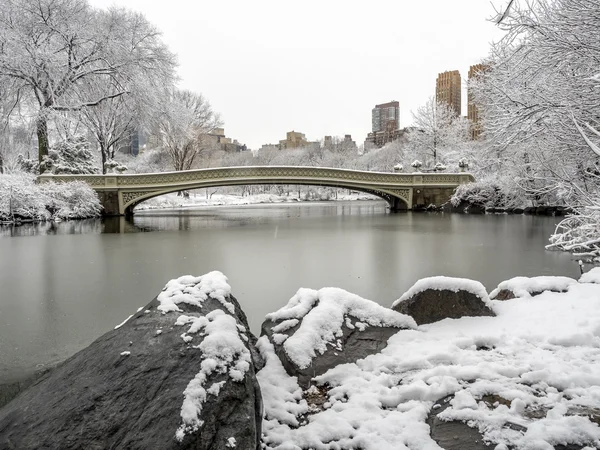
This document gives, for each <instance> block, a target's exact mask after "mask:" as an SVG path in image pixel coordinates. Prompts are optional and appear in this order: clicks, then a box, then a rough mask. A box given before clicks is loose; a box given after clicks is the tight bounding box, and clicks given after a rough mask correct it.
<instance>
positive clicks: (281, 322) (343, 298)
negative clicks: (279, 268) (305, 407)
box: [261, 288, 416, 387]
mask: <svg viewBox="0 0 600 450" xmlns="http://www.w3.org/2000/svg"><path fill="white" fill-rule="evenodd" d="M414 327H416V324H415V322H414V320H413V319H411V318H410V317H407V316H405V315H403V314H399V313H397V312H395V311H392V310H391V309H389V308H385V307H383V306H381V305H378V304H377V303H375V302H372V301H370V300H366V299H364V298H361V297H359V296H358V295H355V294H351V293H349V292H347V291H344V290H343V289H337V288H323V289H321V290H319V291H316V290H313V289H300V290H298V292H297V293H296V295H294V296H293V297H292V298H291V299H290V301H289V302H288V304H287V305H286V306H284V307H283V308H281V309H280V310H278V311H276V312H274V313H271V314H268V315H267V316H266V320H265V322H264V323H263V325H262V333H261V335H264V336H268V338H269V340H270V341H271V343H272V344H273V346H274V350H275V353H276V354H277V355H278V356H279V358H280V359H281V362H282V364H283V367H284V368H285V370H286V371H287V373H288V374H290V375H292V376H297V377H298V382H299V384H300V385H301V386H303V387H307V386H308V385H309V383H310V380H311V379H312V377H314V376H315V375H320V374H322V373H324V372H326V371H327V370H328V369H330V368H332V367H335V366H337V365H339V364H344V363H349V362H355V361H356V360H358V359H360V358H364V357H365V356H368V355H370V354H373V353H377V352H379V351H380V350H381V349H382V348H384V347H385V346H386V345H387V340H388V338H389V337H390V336H392V335H394V334H395V333H397V332H398V331H399V330H403V329H410V328H414Z"/></svg>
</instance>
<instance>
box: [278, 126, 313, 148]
mask: <svg viewBox="0 0 600 450" xmlns="http://www.w3.org/2000/svg"><path fill="white" fill-rule="evenodd" d="M308 143H309V142H308V141H307V140H306V136H304V133H299V132H297V131H293V130H292V131H288V132H287V134H286V138H285V139H283V140H281V141H279V149H280V150H285V149H291V148H300V147H306V146H307V145H308Z"/></svg>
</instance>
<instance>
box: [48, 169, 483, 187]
mask: <svg viewBox="0 0 600 450" xmlns="http://www.w3.org/2000/svg"><path fill="white" fill-rule="evenodd" d="M241 179H247V180H252V181H254V182H256V181H257V180H261V179H264V180H265V184H268V183H269V180H278V181H281V180H289V184H294V181H307V180H315V181H319V180H324V181H325V180H328V181H335V180H338V181H343V182H357V183H369V184H377V185H381V186H385V185H388V186H399V185H404V186H424V185H458V184H463V183H468V182H470V181H474V178H473V176H472V175H471V174H469V173H421V172H415V173H392V172H370V171H364V170H351V169H335V168H329V167H306V166H241V167H218V168H210V169H197V170H187V171H180V172H158V173H147V174H106V175H51V174H43V175H40V176H39V177H38V181H39V182H42V183H43V182H47V181H72V180H80V181H85V182H86V183H88V184H89V185H91V186H92V187H93V188H95V189H97V190H104V189H118V188H123V189H126V188H133V187H136V188H137V187H142V186H143V187H152V186H156V187H158V186H168V185H174V184H176V185H182V184H187V183H194V182H201V181H217V180H223V181H225V180H237V181H239V180H241Z"/></svg>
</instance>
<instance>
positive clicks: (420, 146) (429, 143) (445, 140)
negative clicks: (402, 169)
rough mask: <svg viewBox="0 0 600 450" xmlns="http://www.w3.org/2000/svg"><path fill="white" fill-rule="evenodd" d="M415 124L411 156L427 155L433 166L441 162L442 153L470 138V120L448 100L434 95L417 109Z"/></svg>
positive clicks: (423, 156) (409, 153)
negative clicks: (464, 117)
mask: <svg viewBox="0 0 600 450" xmlns="http://www.w3.org/2000/svg"><path fill="white" fill-rule="evenodd" d="M413 126H414V129H413V130H412V131H410V132H409V134H408V144H407V157H408V158H418V159H424V160H425V161H426V162H428V163H429V164H430V165H432V166H435V165H436V164H437V163H438V162H439V160H440V157H441V156H443V155H442V153H445V152H448V151H450V150H457V149H458V148H459V147H461V146H464V145H465V144H466V143H467V142H468V122H467V121H466V120H464V119H463V118H461V117H458V116H457V115H456V113H455V111H454V109H452V108H451V107H450V106H449V105H448V104H447V103H445V102H437V101H436V100H435V99H434V98H433V97H431V98H429V100H428V101H427V103H425V105H423V106H421V107H419V108H418V109H417V111H416V112H413ZM406 162H407V163H409V164H410V161H406Z"/></svg>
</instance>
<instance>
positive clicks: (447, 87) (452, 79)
mask: <svg viewBox="0 0 600 450" xmlns="http://www.w3.org/2000/svg"><path fill="white" fill-rule="evenodd" d="M435 99H436V100H437V101H438V102H446V103H447V104H448V105H449V106H450V107H451V108H452V109H454V111H455V112H456V115H457V116H460V112H461V85H460V72H459V71H458V70H452V71H448V72H442V73H440V74H439V75H438V77H437V80H436V82H435Z"/></svg>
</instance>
